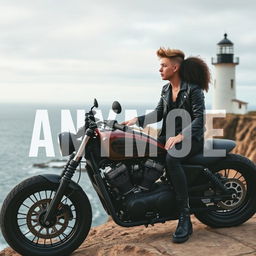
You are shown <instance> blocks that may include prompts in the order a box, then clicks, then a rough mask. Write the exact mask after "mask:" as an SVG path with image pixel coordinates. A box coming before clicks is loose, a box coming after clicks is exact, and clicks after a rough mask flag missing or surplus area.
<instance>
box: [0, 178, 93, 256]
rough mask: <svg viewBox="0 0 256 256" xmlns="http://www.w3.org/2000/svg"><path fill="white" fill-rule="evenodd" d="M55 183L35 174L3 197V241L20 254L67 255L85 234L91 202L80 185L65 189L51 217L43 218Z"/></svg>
mask: <svg viewBox="0 0 256 256" xmlns="http://www.w3.org/2000/svg"><path fill="white" fill-rule="evenodd" d="M57 187H58V184H55V183H51V182H49V181H47V180H46V179H44V178H43V177H41V176H35V177H32V178H30V179H28V180H25V181H23V182H22V183H20V184H19V185H18V186H16V187H15V188H14V189H13V190H12V191H11V192H10V193H9V195H8V196H7V198H6V199H5V201H4V204H3V207H2V211H1V228H2V232H3V235H4V237H5V239H6V241H7V242H8V243H9V244H10V246H11V247H12V248H13V249H14V250H16V251H17V252H19V253H21V254H22V255H33V256H44V255H52V256H55V255H56V256H57V255H58V256H59V255H68V254H70V253H71V252H72V251H74V250H75V249H76V248H77V247H79V245H80V244H81V243H82V242H83V241H84V239H85V238H86V236H87V234H88V232H89V229H90V226H91V219H92V213H91V206H90V203H89V201H88V198H87V196H86V194H85V193H84V192H83V191H82V189H77V190H73V189H67V191H66V192H65V195H64V196H63V198H62V200H61V203H60V204H59V205H58V208H57V209H56V212H55V215H54V217H53V218H52V219H51V220H50V221H49V222H48V223H45V222H44V216H45V213H46V209H47V207H48V206H49V204H50V202H51V200H52V198H53V197H54V194H55V192H56V190H57Z"/></svg>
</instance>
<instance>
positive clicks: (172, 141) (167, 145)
mask: <svg viewBox="0 0 256 256" xmlns="http://www.w3.org/2000/svg"><path fill="white" fill-rule="evenodd" d="M183 139H184V136H183V135H182V134H178V135H177V136H175V137H170V138H169V139H168V140H167V141H166V143H165V146H164V148H165V149H166V150H168V149H171V148H172V147H173V146H174V145H175V144H176V143H179V142H181V141H182V140H183Z"/></svg>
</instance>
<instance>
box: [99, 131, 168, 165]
mask: <svg viewBox="0 0 256 256" xmlns="http://www.w3.org/2000/svg"><path fill="white" fill-rule="evenodd" d="M99 135H100V140H101V156H102V157H109V158H110V159H111V160H124V159H127V158H139V157H156V156H158V155H159V154H164V153H165V152H166V151H165V149H164V145H162V144H160V143H159V142H158V141H157V140H156V139H154V138H153V137H150V136H148V135H147V134H145V133H141V132H137V131H133V132H122V131H120V130H116V131H101V132H99Z"/></svg>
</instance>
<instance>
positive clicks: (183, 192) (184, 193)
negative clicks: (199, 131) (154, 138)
mask: <svg viewBox="0 0 256 256" xmlns="http://www.w3.org/2000/svg"><path fill="white" fill-rule="evenodd" d="M164 140H165V137H164V138H163V137H162V136H161V137H159V141H161V142H162V143H163V141H164ZM186 143H187V142H186V140H184V141H183V142H180V143H177V144H176V145H175V146H174V147H173V148H172V149H170V150H168V151H167V152H168V153H167V154H166V167H167V174H168V175H169V177H170V179H171V181H172V184H173V187H174V190H175V194H176V199H177V200H179V201H187V200H188V186H187V177H186V175H185V172H184V170H183V168H182V166H181V162H183V161H185V160H186V159H188V158H189V157H191V156H193V155H195V154H196V153H198V152H199V151H201V150H202V149H203V145H204V141H203V139H202V140H200V141H197V140H192V143H191V149H190V150H189V153H188V154H187V155H185V156H179V154H175V152H174V150H175V149H176V150H180V149H181V147H186Z"/></svg>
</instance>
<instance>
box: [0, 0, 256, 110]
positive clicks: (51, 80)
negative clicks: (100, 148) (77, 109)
mask: <svg viewBox="0 0 256 256" xmlns="http://www.w3.org/2000/svg"><path fill="white" fill-rule="evenodd" d="M255 9H256V2H255V1H254V0H247V1H246V2H244V1H237V0H235V1H234V0H232V1H231V0H226V1H223V0H221V1H219V0H215V1H212V0H209V1H208V0H206V1H202V0H198V1H193V0H190V1H189V0H187V1H181V0H179V1H178V0H172V1H170V0H159V1H155V0H129V1H128V0H126V1H120V0H119V1H118V0H115V1H113V0H107V1H105V0H101V1H99V0H98V1H97V0H95V1H88V0H74V1H70V0H69V1H67V0H51V1H50V0H27V1H26V0H23V1H19V0H13V1H12V0H10V1H3V0H0V10H1V15H0V74H1V76H0V87H1V92H0V102H43V103H46V102H51V103H53V102H56V103H58V104H59V103H67V104H70V103H76V102H79V103H81V102H90V101H92V99H93V98H94V97H96V98H97V99H98V100H99V102H112V101H113V100H114V99H117V100H120V101H121V102H131V103H135V102H142V103H149V104H150V103H153V104H155V103H157V101H158V98H159V95H160V90H161V87H162V85H163V84H164V83H165V82H163V81H161V79H160V76H159V72H158V68H159V61H158V58H157V57H156V55H155V52H156V50H157V49H158V48H159V47H160V46H165V47H168V46H169V47H171V48H179V49H182V50H183V51H184V52H185V54H186V56H191V55H193V56H200V57H202V58H203V59H204V60H205V61H206V62H207V63H208V64H209V66H210V67H211V70H212V76H213V78H214V67H213V66H212V65H211V57H214V56H215V55H216V44H217V43H218V42H219V41H220V40H221V39H222V38H223V34H224V33H225V32H226V33H227V34H228V38H229V39H230V40H231V41H232V42H233V43H234V46H235V55H236V56H238V57H239V58H240V64H239V65H238V66H237V77H236V78H237V91H238V96H237V98H239V99H241V100H244V101H247V102H249V104H250V105H256V101H255V95H256V72H255V71H256V70H255V67H256V29H255V27H256V18H255ZM210 102H211V92H210V93H208V95H207V103H210Z"/></svg>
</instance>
